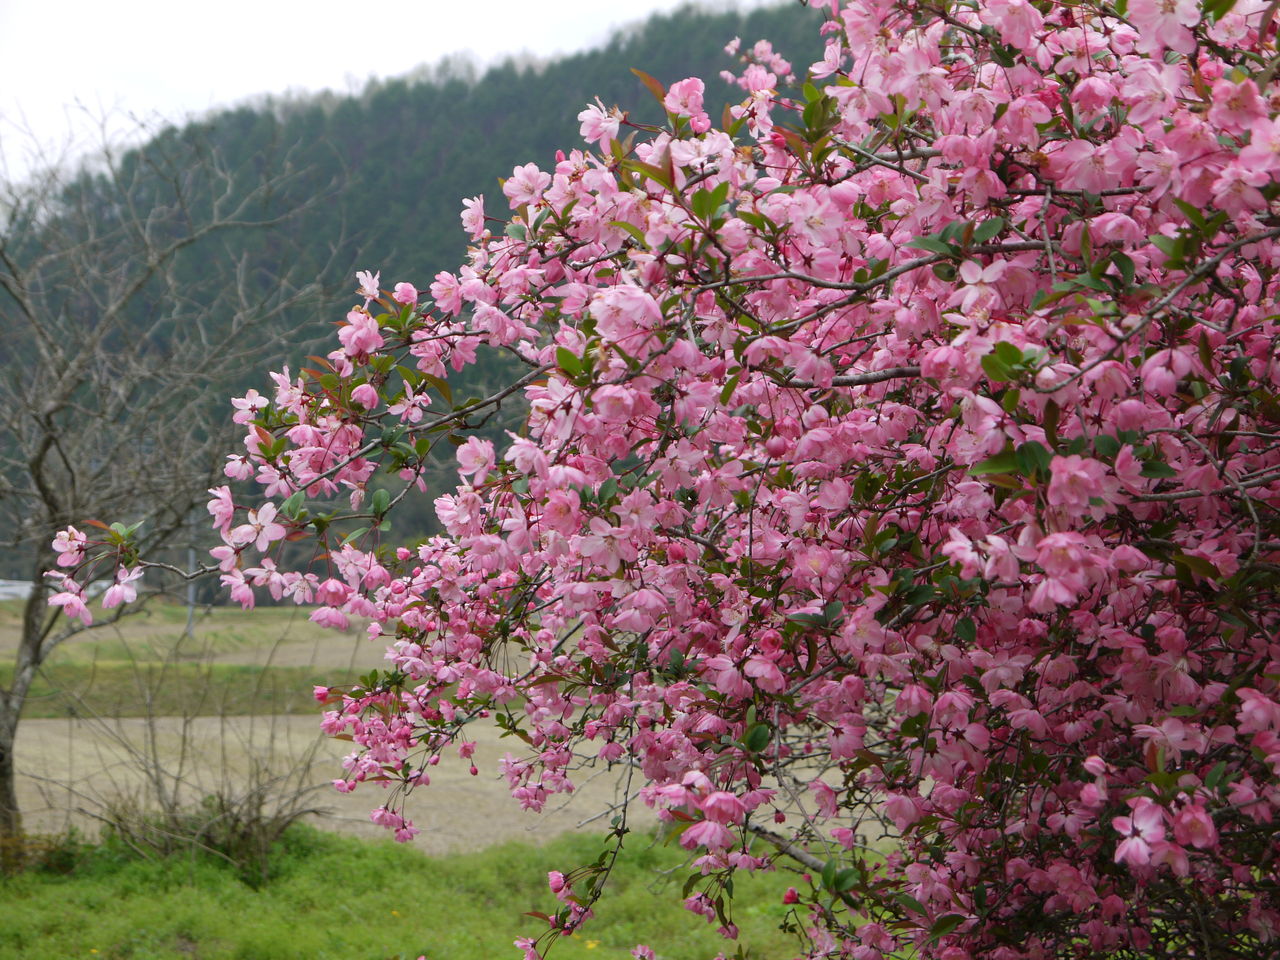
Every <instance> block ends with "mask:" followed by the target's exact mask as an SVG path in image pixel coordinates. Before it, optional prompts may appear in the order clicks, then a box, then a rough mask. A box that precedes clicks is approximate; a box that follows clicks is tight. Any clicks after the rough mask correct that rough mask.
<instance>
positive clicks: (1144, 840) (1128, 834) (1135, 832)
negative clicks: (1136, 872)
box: [1111, 797, 1165, 867]
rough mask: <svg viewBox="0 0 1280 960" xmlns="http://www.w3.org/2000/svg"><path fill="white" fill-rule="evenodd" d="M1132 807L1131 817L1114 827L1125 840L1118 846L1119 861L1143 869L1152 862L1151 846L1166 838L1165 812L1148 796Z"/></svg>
mask: <svg viewBox="0 0 1280 960" xmlns="http://www.w3.org/2000/svg"><path fill="white" fill-rule="evenodd" d="M1129 806H1130V809H1131V811H1132V812H1131V814H1130V815H1129V816H1126V817H1114V818H1113V819H1112V820H1111V828H1112V829H1113V830H1115V831H1116V832H1117V833H1119V834H1120V835H1121V836H1123V837H1125V839H1124V840H1122V841H1121V842H1120V844H1119V845H1118V846H1117V847H1116V853H1115V862H1116V863H1125V864H1128V865H1129V866H1131V867H1143V866H1146V865H1147V864H1148V863H1150V862H1151V845H1152V844H1153V843H1156V842H1158V841H1160V840H1163V839H1164V836H1165V833H1164V811H1163V809H1162V808H1160V807H1159V806H1157V805H1156V804H1154V803H1152V802H1151V801H1150V800H1148V799H1147V798H1146V797H1139V798H1138V799H1136V800H1133V801H1131V802H1130V804H1129Z"/></svg>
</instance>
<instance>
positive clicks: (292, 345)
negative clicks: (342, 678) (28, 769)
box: [0, 2, 822, 578]
mask: <svg viewBox="0 0 1280 960" xmlns="http://www.w3.org/2000/svg"><path fill="white" fill-rule="evenodd" d="M821 17H822V15H821V13H820V12H817V11H814V10H810V9H808V8H806V7H804V6H801V5H799V4H797V3H794V2H791V3H788V4H786V5H785V6H777V7H771V8H767V9H759V10H755V11H752V12H750V13H739V12H719V13H711V12H707V11H704V10H699V9H697V8H693V7H689V8H685V9H683V10H681V11H677V12H675V13H672V14H667V15H659V16H655V17H653V18H651V19H650V20H648V21H646V22H644V23H640V24H637V25H635V26H633V27H630V28H627V29H624V30H623V31H621V32H620V33H618V34H616V35H615V36H614V37H613V38H612V39H611V40H610V41H609V42H608V43H607V44H606V45H605V46H604V47H602V48H601V49H597V50H593V51H589V52H585V53H579V54H576V55H573V56H569V57H566V58H563V59H560V60H556V61H553V62H550V63H542V64H537V63H530V62H527V61H519V60H514V59H513V60H509V61H507V62H505V63H502V64H500V65H498V66H496V67H494V68H492V69H489V70H487V71H484V72H482V73H481V72H480V71H478V70H476V69H475V67H474V66H471V65H469V64H468V63H466V62H465V61H451V62H445V63H441V64H434V65H432V64H427V65H424V66H423V67H421V68H419V69H418V70H417V71H415V72H414V73H413V74H412V75H411V76H410V77H406V78H403V79H396V80H390V81H381V82H376V83H371V84H370V85H369V86H368V87H367V88H366V89H365V90H364V91H363V92H362V93H360V94H358V95H354V96H338V95H335V94H331V93H324V94H320V95H315V96H310V97H306V98H301V99H299V98H280V97H276V96H274V95H272V94H270V93H267V92H264V95H263V97H262V98H261V100H260V101H259V102H258V103H256V104H254V105H252V106H242V107H238V108H236V109H231V110H226V111H223V112H220V113H216V114H214V115H211V116H209V117H207V118H204V119H203V120H201V121H199V122H196V123H191V124H188V125H186V126H184V127H181V128H177V127H175V128H170V129H167V130H164V131H162V132H161V133H160V134H158V135H157V136H156V137H154V138H153V139H152V140H150V141H149V142H148V143H146V144H145V145H144V146H142V147H140V148H137V149H134V150H131V151H128V152H126V153H124V154H123V155H122V156H119V157H117V158H115V159H114V161H113V162H112V163H111V165H110V166H109V167H107V166H105V165H104V163H103V162H102V159H101V158H97V159H96V160H94V161H92V162H90V163H89V164H88V165H87V166H86V168H85V169H84V170H83V171H81V172H79V173H78V174H76V175H74V176H72V177H70V178H68V179H65V180H61V181H49V183H54V182H56V183H57V186H56V187H47V186H46V188H45V190H44V192H43V193H41V192H39V191H35V190H34V189H33V190H27V189H26V188H24V187H14V186H12V185H10V189H8V190H7V191H6V197H3V198H0V213H3V219H2V220H0V253H3V254H4V260H3V264H4V269H3V270H0V332H3V335H4V337H5V342H6V344H7V346H6V352H5V354H4V355H3V357H0V360H2V361H3V362H4V363H5V365H6V367H7V369H6V370H5V371H4V373H5V376H4V378H3V384H0V406H2V407H3V414H4V415H3V416H0V449H2V450H3V456H0V542H4V543H6V544H7V545H8V549H7V550H6V551H4V552H3V555H2V556H0V577H24V578H25V577H31V576H33V570H35V569H36V568H38V567H39V566H41V565H42V564H43V563H44V562H45V561H44V560H41V559H37V558H36V556H35V554H34V553H33V552H32V551H33V547H34V545H36V544H40V543H46V542H47V540H48V537H49V536H50V535H51V531H52V530H53V529H57V527H58V526H59V525H62V524H65V523H67V522H70V521H72V520H73V519H75V518H83V517H86V516H89V517H94V516H99V515H101V516H106V515H111V516H112V517H119V516H128V517H142V516H146V515H149V514H150V515H152V516H154V515H155V507H156V503H155V500H156V496H157V494H156V493H155V492H154V491H155V490H157V489H168V488H170V487H174V488H175V489H176V484H177V483H178V481H177V479H176V477H175V479H174V480H173V482H172V483H171V482H170V481H169V480H167V479H166V477H167V476H168V473H167V471H168V470H169V469H170V468H173V467H174V466H175V465H177V464H178V463H179V461H181V460H183V459H184V458H185V461H186V462H185V464H184V466H186V467H188V468H191V467H192V466H193V465H194V464H195V461H196V460H197V459H199V458H203V459H202V460H201V461H200V462H201V464H202V465H201V466H199V468H198V469H199V470H203V471H205V472H206V474H207V475H208V476H211V477H217V476H218V475H219V473H220V468H219V465H218V462H217V461H215V460H212V459H210V458H211V455H212V453H213V452H215V451H217V450H220V449H225V448H226V446H227V445H229V444H230V443H231V442H234V441H230V440H226V441H222V440H219V439H218V438H217V437H216V436H213V432H215V431H216V429H218V428H219V425H223V426H225V425H227V424H226V422H225V418H224V412H225V411H226V410H227V406H226V402H225V398H226V397H228V396H229V395H230V394H231V393H232V392H233V391H235V392H241V393H242V392H243V391H244V390H245V389H247V388H249V387H255V386H256V387H263V385H264V381H265V371H267V370H270V369H276V368H278V366H279V365H280V364H282V363H285V362H290V363H292V365H293V368H294V369H295V370H296V369H297V366H298V364H299V362H300V361H301V360H302V359H303V358H304V357H305V356H306V355H307V354H309V353H314V352H316V350H315V349H314V348H313V347H312V346H309V343H311V344H314V343H316V342H319V339H320V338H323V337H325V336H327V335H328V334H329V333H330V332H331V330H332V327H331V326H330V324H331V322H332V321H334V320H337V319H340V318H341V316H342V313H343V311H344V310H345V307H346V306H347V305H348V303H349V299H350V290H351V289H352V287H353V284H354V280H353V277H354V272H355V270H356V269H357V268H370V269H380V270H381V271H382V276H383V279H384V282H387V283H394V282H395V281H396V280H400V279H409V278H413V279H414V280H415V281H417V282H420V283H421V282H423V281H425V280H429V279H430V278H431V277H432V276H433V275H434V274H435V273H436V272H437V271H439V270H442V269H449V268H454V267H456V266H457V264H458V263H459V262H460V260H461V258H462V257H463V256H464V254H465V249H466V236H465V234H464V233H463V231H462V230H461V228H460V226H459V220H458V215H459V212H460V210H461V205H462V204H461V201H462V199H463V198H464V197H471V196H475V195H477V194H481V193H483V194H486V195H487V197H488V199H489V203H488V210H489V212H490V213H492V214H496V215H499V216H501V215H502V214H503V212H504V210H505V207H506V203H505V198H504V197H503V196H502V194H501V190H500V187H499V185H498V179H499V178H502V177H506V176H509V175H510V173H511V170H512V168H513V167H514V166H515V165H517V164H523V163H527V162H537V163H538V164H539V165H540V166H542V167H544V168H549V167H550V166H551V165H552V164H553V163H554V152H555V150H556V149H557V148H563V147H565V146H566V145H571V144H575V143H581V139H580V137H579V135H578V126H579V122H578V120H577V114H578V113H579V112H580V111H581V110H582V109H583V108H584V107H585V106H586V105H587V104H588V103H590V102H592V101H593V100H594V99H595V98H596V97H599V98H600V99H601V100H602V101H603V102H604V104H605V105H606V106H610V105H615V104H616V105H618V106H620V107H621V108H622V109H624V110H627V111H631V112H632V113H633V115H634V118H635V119H636V120H637V122H654V121H658V120H660V119H661V110H660V108H659V107H658V105H657V104H656V103H655V102H654V100H653V99H652V97H651V96H650V94H649V93H648V92H647V91H646V90H645V89H644V87H643V85H642V84H641V83H640V81H639V80H638V79H637V78H636V77H635V75H633V74H632V72H631V68H632V67H635V68H639V69H641V70H644V71H646V72H647V73H649V74H651V75H653V76H655V77H657V78H658V79H659V80H661V81H662V82H663V83H666V84H670V83H671V82H673V81H675V80H679V79H682V78H684V77H689V76H701V77H703V78H705V79H706V80H707V83H708V90H707V106H708V109H709V110H710V111H711V113H712V115H713V116H715V117H719V116H720V112H721V109H722V107H723V105H724V103H725V102H727V101H730V100H734V101H736V100H738V99H740V95H741V91H740V90H737V89H736V88H732V87H730V85H729V84H728V83H725V82H723V81H721V80H719V78H718V74H719V72H720V71H721V70H722V69H725V68H727V67H729V66H731V65H732V63H733V61H732V59H731V58H730V57H729V56H728V54H726V53H725V51H724V46H725V44H726V43H727V42H728V41H730V40H731V39H733V38H734V37H735V36H737V37H741V38H742V40H743V42H744V44H752V43H754V42H755V41H757V40H758V39H760V38H768V39H770V40H772V41H773V43H774V45H775V47H776V49H777V50H778V51H779V52H781V53H783V54H784V55H785V56H787V57H789V58H790V59H791V60H792V62H793V63H794V64H795V67H796V70H797V72H799V73H800V74H802V75H803V73H804V71H805V69H806V67H807V66H808V64H810V63H811V62H813V61H814V60H816V59H818V58H819V56H820V52H821V51H820V46H819V44H818V42H817V41H818V35H817V31H816V29H815V27H816V24H817V22H818V21H819V20H820V19H821ZM735 94H736V95H737V96H735ZM215 222H216V223H217V226H218V229H215V230H206V229H205V228H206V227H207V226H208V225H210V224H213V223H215ZM237 223H250V224H251V225H252V226H251V227H250V228H238V227H236V226H235V224H237ZM263 224H271V226H269V227H263V226H262V225H263ZM162 254H163V255H162ZM144 261H145V262H146V263H152V261H154V267H155V269H152V268H151V266H146V263H144ZM144 274H146V276H145V277H144ZM107 327H110V329H107ZM89 334H93V335H92V336H89ZM205 344H210V345H214V344H223V345H224V346H223V347H218V348H216V349H215V348H214V347H212V346H210V347H208V348H207V349H206V348H205V347H204V346H203V345H205ZM226 345H232V346H234V349H235V352H236V357H235V359H234V361H233V362H224V363H222V364H221V365H220V366H219V365H218V364H217V363H213V364H211V365H206V364H205V361H206V360H210V359H212V360H214V361H216V360H217V359H218V358H217V356H216V355H215V354H216V351H217V350H222V351H223V352H224V353H225V352H226ZM85 351H93V352H94V353H95V355H93V356H89V355H88V354H87V353H86V352H85ZM499 362H501V358H500V357H494V358H492V359H491V361H490V363H487V364H486V363H482V364H481V365H480V366H479V367H477V368H472V371H471V372H470V373H469V374H468V377H469V378H470V380H471V382H470V383H468V382H463V383H460V384H457V385H456V387H457V388H458V389H461V390H471V389H474V388H476V387H477V386H479V384H477V383H476V381H477V380H479V381H482V382H484V381H487V380H489V379H490V375H491V374H493V373H495V372H496V371H494V370H493V369H492V363H499ZM189 366H200V368H201V369H200V371H199V375H198V376H196V375H195V371H194V370H193V376H192V377H191V378H189V379H184V376H183V374H184V373H185V372H186V370H187V369H188V367H189ZM68 370H70V371H71V372H72V373H74V374H75V376H76V377H78V378H79V379H75V380H74V382H71V381H68V380H67V376H69V375H70V374H67V373H66V371H68ZM50 382H57V383H58V384H59V388H60V390H61V393H59V395H58V397H57V399H56V401H54V402H48V401H46V400H45V399H43V398H41V399H40V401H39V402H38V403H37V402H34V401H32V399H31V398H33V397H40V396H41V391H42V390H43V389H44V388H45V387H46V386H47V384H49V383H50ZM125 384H127V385H128V389H127V390H126V389H124V386H123V385H125ZM107 398H110V399H109V400H108V399H107ZM197 403H199V404H200V406H199V407H198V408H197V407H196V406H193V404H197ZM166 404H168V405H169V406H168V407H166ZM195 409H200V410H201V411H207V412H201V413H200V414H199V415H197V416H196V417H195V418H191V419H192V420H193V421H195V422H199V423H202V424H204V425H206V426H207V427H208V431H210V432H209V434H208V435H206V436H204V437H197V438H193V437H192V436H190V435H188V436H186V437H184V438H183V440H182V443H183V444H186V445H187V446H188V447H190V445H191V444H193V443H199V444H202V446H200V447H199V453H198V455H187V454H182V453H179V452H178V448H177V447H175V444H176V443H177V441H176V440H174V439H173V438H172V437H171V436H169V435H168V434H166V432H165V429H164V428H165V427H166V426H168V425H169V424H171V423H172V422H173V418H172V416H171V414H172V412H173V411H176V410H185V411H187V412H188V413H189V412H190V411H192V410H195ZM139 410H145V411H146V413H145V415H142V416H140V415H139ZM166 410H168V411H169V412H168V414H166ZM492 426H494V427H495V428H496V426H498V425H497V424H493V425H492ZM186 448H187V447H184V448H183V449H186ZM191 449H195V448H194V447H191ZM148 458H154V459H155V461H156V462H155V463H152V462H151V461H150V460H149V459H148ZM124 460H127V461H128V464H127V466H128V470H129V471H132V473H129V474H126V473H124V472H123V470H124V466H123V461H124ZM73 464H81V465H83V464H88V465H90V466H89V467H77V468H76V469H72V465H73ZM77 470H78V471H79V472H78V473H77ZM144 479H145V481H146V482H145V483H144V482H143V480H144ZM207 485H208V483H206V482H203V481H196V482H194V483H188V484H187V486H188V487H190V488H191V489H192V490H194V491H195V492H197V493H199V494H201V495H202V494H203V489H204V487H205V486H207ZM108 487H110V488H111V491H110V496H106V495H105V494H104V493H103V491H104V490H106V489H107V488H108ZM59 491H62V492H63V493H65V495H63V493H60V492H59ZM146 491H151V492H146ZM178 499H179V498H176V497H175V498H173V503H170V504H168V510H167V517H168V519H167V521H166V522H168V523H170V524H171V525H172V524H173V523H177V522H178V518H179V517H180V516H182V515H185V511H187V510H188V509H189V507H188V504H187V502H186V501H184V502H182V503H178ZM419 519H421V520H422V522H424V523H429V522H430V519H431V518H430V502H429V498H427V499H426V500H425V506H424V508H423V511H422V514H421V516H420V518H419ZM201 526H203V524H201ZM190 536H192V534H191V533H186V534H183V535H182V539H183V542H186V540H187V539H188V538H190ZM37 576H38V575H37Z"/></svg>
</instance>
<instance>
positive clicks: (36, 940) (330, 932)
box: [0, 828, 796, 960]
mask: <svg viewBox="0 0 1280 960" xmlns="http://www.w3.org/2000/svg"><path fill="white" fill-rule="evenodd" d="M602 842H603V841H602V839H601V838H599V837H593V836H584V835H570V836H565V837H561V838H559V839H557V840H555V841H554V842H552V843H550V844H548V845H547V846H545V847H532V846H527V845H516V844H508V845H504V846H500V847H493V848H490V849H488V850H484V851H481V852H478V853H473V854H467V855H459V856H453V857H444V858H434V859H433V858H428V857H426V856H424V855H422V854H421V853H419V852H418V851H417V850H415V849H413V847H412V846H398V845H395V844H393V843H390V842H389V841H388V842H379V843H372V842H369V841H361V840H357V839H354V838H350V837H340V836H337V835H333V834H327V833H322V832H320V831H317V830H314V829H309V828H294V829H293V830H292V831H291V832H290V834H288V835H287V837H286V841H285V843H284V844H283V848H282V850H281V853H280V855H279V857H278V858H277V860H276V862H275V869H276V875H275V877H274V879H273V880H272V881H271V882H269V883H268V884H266V885H265V886H263V887H261V888H260V889H257V890H255V889H252V888H250V887H248V886H246V885H245V884H244V883H242V882H241V881H240V880H239V879H238V878H237V875H236V873H235V871H234V869H232V868H230V867H227V866H225V865H222V864H219V863H218V862H216V861H213V860H210V859H208V858H196V859H187V858H183V857H176V858H173V859H170V860H165V861H159V862H149V861H140V860H137V859H133V858H131V857H127V856H124V855H123V854H121V852H120V851H118V850H114V849H113V848H112V847H111V846H110V845H109V844H108V845H107V846H104V847H99V848H93V849H91V850H90V851H89V852H88V853H86V854H85V855H84V856H83V857H82V859H81V860H80V862H79V864H78V865H77V866H76V868H75V869H74V870H73V871H72V872H70V873H69V874H66V875H58V874H52V873H46V872H41V871H37V870H30V871H28V872H26V873H21V874H18V875H17V876H15V877H12V878H9V879H8V880H0V960H46V958H50V960H51V958H94V960H171V958H172V960H191V958H199V960H295V958H296V960H303V958H306V960H324V958H334V960H337V958H342V960H352V958H356V960H364V958H368V960H390V958H396V957H400V958H404V960H415V958H417V957H418V956H420V955H422V954H425V955H426V956H427V958H428V960H492V958H500V957H512V958H518V957H519V953H518V951H516V950H515V949H514V948H513V947H512V941H513V940H514V939H515V938H516V937H518V936H527V935H536V934H537V933H538V932H540V931H541V930H542V929H545V927H544V926H543V924H542V922H541V921H539V920H536V919H534V918H532V917H527V916H522V914H523V913H524V912H525V911H529V910H540V911H543V912H546V913H553V912H554V910H555V906H556V903H555V900H554V898H553V897H552V896H551V894H550V893H549V892H548V890H547V887H546V873H547V871H548V870H553V869H559V870H562V871H566V872H567V871H568V870H569V869H571V868H572V867H574V866H577V865H579V864H582V863H586V862H589V861H591V860H594V858H595V856H596V854H597V853H598V852H599V850H600V845H601V843H602ZM679 863H681V851H680V850H679V849H678V848H675V847H665V846H662V845H660V844H655V843H654V842H653V841H652V839H651V838H649V837H647V836H631V837H628V843H627V846H626V847H625V848H624V852H623V855H622V857H620V858H619V862H618V866H617V867H616V868H615V870H614V873H613V876H612V877H611V879H610V887H609V890H608V891H607V892H606V896H605V898H604V899H603V900H602V901H601V902H600V903H599V904H598V905H597V909H596V917H595V919H594V920H592V921H591V922H590V923H589V924H588V925H587V927H586V928H584V929H583V930H582V931H581V932H579V933H578V934H576V935H575V936H574V937H572V938H562V939H561V940H560V941H559V942H558V943H557V944H556V946H555V947H554V948H553V949H552V951H551V954H550V956H551V957H553V958H555V960H626V958H629V956H630V953H629V951H630V949H631V948H632V947H633V946H634V945H635V944H636V943H637V942H642V943H648V944H650V945H651V946H652V947H653V948H654V949H655V951H656V952H657V954H658V956H659V957H660V958H661V960H685V958H688V960H694V958H709V957H713V956H715V955H716V954H717V953H718V952H719V951H721V950H726V951H728V952H732V950H733V949H734V945H733V944H731V943H729V942H728V941H725V940H723V939H721V938H720V937H719V936H718V935H716V933H715V931H714V930H713V929H711V928H710V927H709V926H708V925H707V924H706V923H705V922H704V921H703V920H702V919H701V918H699V917H695V916H693V915H692V914H690V913H688V912H686V911H685V910H684V909H683V908H682V907H681V905H680V901H681V897H680V889H679V880H678V879H677V878H676V877H674V876H673V877H671V878H667V877H665V876H664V875H663V873H664V871H667V870H670V869H671V868H673V867H676V866H677V865H678V864H679ZM788 877H789V875H788V874H786V873H776V874H762V875H758V876H755V877H745V876H744V877H743V878H741V879H739V880H738V881H737V903H738V907H737V915H736V917H735V919H736V921H737V923H738V925H739V927H740V929H741V931H742V942H743V943H744V944H748V945H750V946H751V948H752V949H751V951H750V953H749V954H748V955H749V956H753V957H766V958H782V957H788V956H794V955H795V952H796V948H795V944H794V942H793V941H791V940H790V939H789V938H788V937H787V936H786V935H785V934H783V933H781V932H780V931H779V930H778V929H777V927H778V924H779V923H780V922H781V920H782V918H783V915H784V910H785V908H784V907H783V906H782V905H781V902H780V899H781V895H782V892H783V890H785V888H786V887H787V886H788V884H789V883H790V882H791V881H790V880H789V879H788Z"/></svg>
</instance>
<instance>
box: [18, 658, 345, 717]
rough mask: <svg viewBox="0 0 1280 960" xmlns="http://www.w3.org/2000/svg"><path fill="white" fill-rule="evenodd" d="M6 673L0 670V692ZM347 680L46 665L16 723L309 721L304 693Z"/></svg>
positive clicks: (267, 672) (298, 673) (305, 672)
mask: <svg viewBox="0 0 1280 960" xmlns="http://www.w3.org/2000/svg"><path fill="white" fill-rule="evenodd" d="M12 677H13V665H12V664H5V663H0V687H3V686H6V685H7V684H8V683H9V681H10V680H11V679H12ZM349 679H350V678H349V677H347V676H345V675H342V676H335V675H334V674H333V673H332V672H328V673H325V674H324V675H321V674H320V673H318V672H317V671H316V670H314V669H312V668H310V667H255V666H246V665H239V664H229V663H215V664H199V663H155V662H145V661H144V662H141V663H121V662H111V661H99V662H97V663H93V664H79V663H74V662H62V663H53V664H50V665H46V666H45V668H44V669H43V670H42V671H41V672H40V674H39V676H37V678H36V679H35V681H34V682H33V683H32V685H31V692H30V693H29V694H28V696H27V702H26V704H25V705H24V708H23V711H22V716H23V717H24V718H28V719H35V718H52V717H67V716H70V715H73V714H76V713H83V714H85V715H89V716H92V715H97V716H103V717H144V716H157V717H162V716H199V715H204V716H229V717H230V716H248V715H259V716H261V715H266V714H276V713H315V712H316V709H317V708H316V702H315V700H313V699H312V697H311V688H312V685H313V684H315V683H317V682H320V681H321V680H323V682H324V683H325V684H334V683H342V682H346V681H347V680H349Z"/></svg>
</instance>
